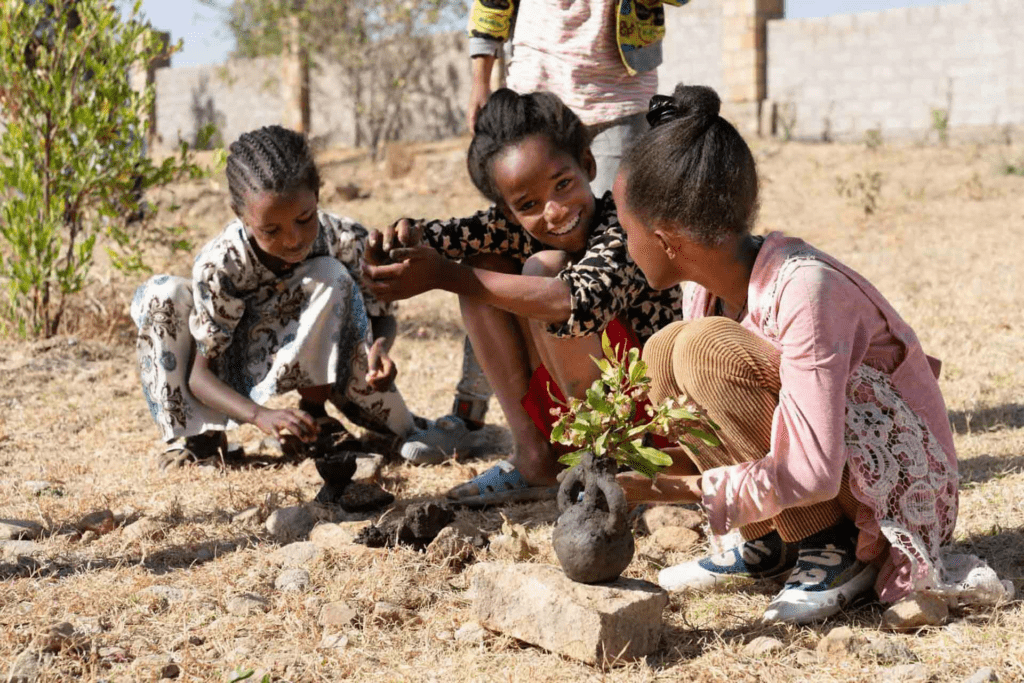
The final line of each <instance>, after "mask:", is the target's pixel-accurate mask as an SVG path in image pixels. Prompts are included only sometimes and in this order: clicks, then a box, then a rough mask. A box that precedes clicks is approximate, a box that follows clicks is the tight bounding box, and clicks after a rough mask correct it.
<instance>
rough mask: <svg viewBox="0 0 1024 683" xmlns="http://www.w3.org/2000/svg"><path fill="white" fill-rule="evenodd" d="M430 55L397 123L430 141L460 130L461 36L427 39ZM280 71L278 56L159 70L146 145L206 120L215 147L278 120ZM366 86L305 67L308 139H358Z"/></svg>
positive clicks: (408, 136)
mask: <svg viewBox="0 0 1024 683" xmlns="http://www.w3.org/2000/svg"><path fill="white" fill-rule="evenodd" d="M432 54H433V56H432V58H431V59H430V61H429V63H428V64H426V65H425V68H422V69H420V70H419V72H418V73H417V74H416V75H415V77H414V78H413V80H412V83H411V86H410V88H409V89H408V90H407V93H406V96H405V101H404V102H403V103H402V105H401V107H400V109H399V112H398V116H397V126H398V128H399V130H400V135H401V139H403V140H436V139H440V138H445V137H451V136H453V135H458V134H460V133H462V132H464V130H465V107H466V103H467V102H468V101H469V90H470V83H469V67H468V61H469V56H468V46H467V44H466V40H465V38H464V36H463V35H462V34H461V33H454V34H440V35H438V36H435V38H434V40H433V49H432ZM282 76H283V65H282V61H281V60H280V59H279V58H276V57H270V58H261V59H254V60H230V61H228V62H227V63H226V64H224V65H219V66H206V67H184V68H169V69H159V70H158V71H157V72H156V99H157V111H156V123H157V125H156V132H157V138H156V140H155V142H154V146H156V147H157V148H161V149H169V148H173V147H175V146H177V144H178V142H179V140H185V141H186V142H188V143H190V144H194V143H195V142H196V136H197V134H198V132H199V131H200V130H201V129H202V127H203V126H204V125H206V124H209V123H213V124H214V125H215V126H216V127H217V131H218V134H219V137H220V138H221V141H222V143H223V144H230V143H231V141H233V140H235V139H236V138H237V137H238V136H239V135H241V134H242V133H244V132H246V131H248V130H252V129H254V128H259V127H260V126H265V125H270V124H275V123H282V122H283V121H284V120H285V119H286V116H285V107H286V102H285V98H284V97H283V94H282V86H281V83H282ZM369 88H370V85H369V82H368V79H366V78H365V77H364V78H362V79H361V81H360V83H359V84H358V85H357V84H355V83H354V82H353V75H352V74H349V73H347V72H346V70H345V69H343V68H342V67H341V66H339V65H337V64H329V63H321V64H319V65H317V67H316V68H313V69H312V70H311V73H310V110H311V111H310V114H311V116H310V119H311V120H310V124H311V125H310V137H311V138H312V139H314V140H315V141H317V142H320V143H323V144H325V145H329V146H355V145H359V144H366V143H367V140H365V139H364V138H365V126H363V127H361V126H359V116H360V113H359V112H360V111H361V110H365V109H366V107H367V102H368V101H369V100H368V98H369V97H370V93H369ZM360 93H361V95H360ZM359 99H361V100H362V103H361V104H360V103H359V102H358V101H357V100H359Z"/></svg>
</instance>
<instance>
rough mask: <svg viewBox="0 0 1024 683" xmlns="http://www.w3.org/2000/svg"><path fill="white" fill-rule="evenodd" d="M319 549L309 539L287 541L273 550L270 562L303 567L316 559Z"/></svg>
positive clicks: (284, 565)
mask: <svg viewBox="0 0 1024 683" xmlns="http://www.w3.org/2000/svg"><path fill="white" fill-rule="evenodd" d="M319 554H320V550H319V549H318V548H317V547H316V544H314V543H311V542H309V541H298V542H296V543H289V544H288V545H286V546H282V547H280V548H278V549H277V550H275V551H274V553H273V554H272V555H271V556H270V560H271V562H273V563H275V564H278V565H281V566H283V567H304V566H306V565H308V564H309V563H310V562H312V561H313V560H315V559H316V557H317V556H318V555H319Z"/></svg>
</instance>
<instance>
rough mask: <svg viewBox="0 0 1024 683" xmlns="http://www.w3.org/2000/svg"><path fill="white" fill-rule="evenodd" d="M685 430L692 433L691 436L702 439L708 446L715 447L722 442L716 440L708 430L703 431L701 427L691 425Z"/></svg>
mask: <svg viewBox="0 0 1024 683" xmlns="http://www.w3.org/2000/svg"><path fill="white" fill-rule="evenodd" d="M686 431H687V433H689V434H692V435H693V436H695V437H697V438H698V439H700V440H701V441H703V442H704V443H705V444H706V445H708V446H711V447H715V446H720V445H721V444H722V442H721V441H719V440H718V437H717V436H715V435H714V434H711V433H709V432H705V431H704V430H703V429H696V428H692V427H691V428H687V430H686Z"/></svg>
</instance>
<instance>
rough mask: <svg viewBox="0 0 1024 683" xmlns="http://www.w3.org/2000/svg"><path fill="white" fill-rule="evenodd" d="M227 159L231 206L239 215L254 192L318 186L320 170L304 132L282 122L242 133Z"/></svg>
mask: <svg viewBox="0 0 1024 683" xmlns="http://www.w3.org/2000/svg"><path fill="white" fill-rule="evenodd" d="M229 152H230V154H229V155H228V162H227V169H226V171H227V177H228V190H229V191H230V192H231V208H232V210H234V212H235V214H236V215H239V216H241V215H242V212H243V211H244V210H245V204H246V201H247V199H248V198H249V197H250V196H251V195H252V194H255V193H260V192H272V193H274V194H283V193H287V192H292V191H293V190H297V189H308V190H310V191H312V192H319V190H320V173H319V171H318V170H317V168H316V163H315V162H314V161H313V154H312V152H311V151H310V149H309V144H308V143H307V142H306V138H305V136H304V135H302V134H300V133H297V132H295V131H293V130H289V129H287V128H283V127H281V126H264V127H263V128H260V129H259V130H254V131H250V132H248V133H243V134H242V135H241V137H239V138H238V140H236V141H235V142H233V143H231V147H230V148H229Z"/></svg>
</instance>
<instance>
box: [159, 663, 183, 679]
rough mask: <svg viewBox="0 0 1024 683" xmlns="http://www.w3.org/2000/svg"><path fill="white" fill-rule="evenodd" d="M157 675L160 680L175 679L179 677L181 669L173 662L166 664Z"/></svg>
mask: <svg viewBox="0 0 1024 683" xmlns="http://www.w3.org/2000/svg"><path fill="white" fill-rule="evenodd" d="M159 675H160V678H161V679H167V678H177V677H178V676H180V675H181V667H180V666H178V665H177V664H175V663H174V662H168V663H167V664H164V665H163V666H162V667H160V671H159Z"/></svg>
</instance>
